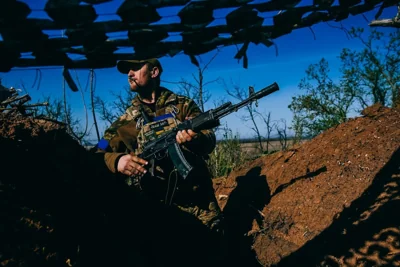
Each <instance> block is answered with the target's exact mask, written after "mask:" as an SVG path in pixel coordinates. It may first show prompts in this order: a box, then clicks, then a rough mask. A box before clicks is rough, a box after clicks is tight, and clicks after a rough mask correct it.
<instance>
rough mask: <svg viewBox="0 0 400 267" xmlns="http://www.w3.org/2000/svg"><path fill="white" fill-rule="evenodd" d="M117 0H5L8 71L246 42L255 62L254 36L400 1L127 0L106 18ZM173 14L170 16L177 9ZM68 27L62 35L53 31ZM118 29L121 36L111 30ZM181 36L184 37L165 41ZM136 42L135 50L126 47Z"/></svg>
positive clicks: (0, 21)
mask: <svg viewBox="0 0 400 267" xmlns="http://www.w3.org/2000/svg"><path fill="white" fill-rule="evenodd" d="M111 1H112V0H84V1H82V0H48V1H47V2H46V5H45V8H44V11H45V12H46V13H47V15H48V17H49V18H50V19H48V18H35V17H33V16H30V15H31V12H32V10H31V8H30V7H29V6H28V5H27V4H25V3H23V2H20V1H16V0H4V1H1V2H0V34H1V36H2V39H3V41H0V58H1V62H0V72H8V71H10V69H11V68H13V67H32V66H64V67H67V68H107V67H114V66H115V64H116V61H117V60H120V59H134V58H143V57H157V58H160V57H164V56H171V57H173V56H174V55H176V54H178V53H182V52H183V53H184V54H186V55H188V56H189V57H190V58H191V61H192V62H193V63H194V64H198V62H197V60H196V58H195V56H196V55H200V54H203V53H206V52H209V51H212V50H215V49H217V48H218V47H221V46H230V45H241V47H240V49H239V50H238V52H237V54H236V55H234V57H235V58H236V59H242V60H243V65H244V67H247V64H248V62H247V57H246V50H247V49H248V46H249V44H250V43H254V44H263V45H265V46H267V47H269V46H271V45H273V40H274V39H276V38H278V37H280V36H282V35H285V34H289V33H290V32H292V31H293V30H295V29H299V28H304V27H310V26H312V25H314V24H317V23H320V22H327V21H341V20H344V19H346V18H348V17H349V16H352V15H357V14H361V13H364V12H367V11H370V10H372V9H374V8H376V7H379V9H378V11H377V14H376V18H378V17H379V16H380V14H381V13H382V11H383V9H385V8H388V7H390V6H395V5H397V4H398V1H397V0H396V1H395V0H384V1H378V0H364V1H361V0H339V1H333V0H314V1H313V4H312V5H306V4H303V2H305V1H300V0H271V1H250V0H243V1H239V0H223V1H215V0H213V1H189V0H167V1H164V0H163V1H161V0H159V1H124V2H123V3H122V4H121V6H119V7H118V9H117V11H116V13H117V15H118V16H119V17H120V19H119V20H98V19H99V14H97V13H96V9H95V6H96V5H98V4H101V3H105V2H111ZM165 7H169V8H171V7H173V8H174V9H175V10H176V14H175V16H176V17H178V18H179V22H175V23H168V24H167V23H164V24H163V23H160V21H161V20H162V19H163V17H162V16H161V15H160V14H159V13H160V12H159V11H160V9H161V8H165ZM226 8H230V9H233V10H232V11H230V12H229V13H228V14H227V15H225V16H224V20H225V21H224V23H222V24H220V23H219V25H215V26H209V25H210V24H212V23H213V22H215V21H216V20H218V22H219V19H220V18H215V12H218V11H219V10H223V9H226ZM169 16H170V15H169ZM49 30H60V31H61V30H62V31H63V32H64V34H63V36H62V37H61V36H60V37H51V36H50V35H49V34H47V33H46V31H49ZM115 33H121V34H118V35H119V36H121V37H119V38H115V37H114V38H113V37H110V36H111V35H113V34H114V35H115ZM170 36H175V37H177V36H180V37H179V38H175V39H179V40H176V41H165V40H166V39H167V38H168V37H170ZM126 47H132V49H133V51H132V52H134V53H118V50H119V49H120V48H126Z"/></svg>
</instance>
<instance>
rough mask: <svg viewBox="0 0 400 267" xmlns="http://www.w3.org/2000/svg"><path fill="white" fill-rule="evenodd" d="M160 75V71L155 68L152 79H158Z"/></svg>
mask: <svg viewBox="0 0 400 267" xmlns="http://www.w3.org/2000/svg"><path fill="white" fill-rule="evenodd" d="M159 74H160V70H159V69H158V68H157V67H153V69H152V70H151V78H156V77H157V76H158V75H159Z"/></svg>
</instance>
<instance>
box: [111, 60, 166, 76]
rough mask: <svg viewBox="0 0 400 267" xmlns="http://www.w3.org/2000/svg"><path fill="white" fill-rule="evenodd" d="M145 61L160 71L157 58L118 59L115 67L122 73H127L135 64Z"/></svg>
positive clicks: (141, 63)
mask: <svg viewBox="0 0 400 267" xmlns="http://www.w3.org/2000/svg"><path fill="white" fill-rule="evenodd" d="M145 63H150V64H151V65H153V66H154V67H157V68H158V69H159V70H160V74H161V72H162V67H161V64H160V61H158V59H157V58H149V59H141V60H135V59H132V60H120V61H118V63H117V69H118V70H119V72H121V73H123V74H128V72H129V70H131V69H133V68H134V67H135V66H136V67H137V66H138V65H143V64H145Z"/></svg>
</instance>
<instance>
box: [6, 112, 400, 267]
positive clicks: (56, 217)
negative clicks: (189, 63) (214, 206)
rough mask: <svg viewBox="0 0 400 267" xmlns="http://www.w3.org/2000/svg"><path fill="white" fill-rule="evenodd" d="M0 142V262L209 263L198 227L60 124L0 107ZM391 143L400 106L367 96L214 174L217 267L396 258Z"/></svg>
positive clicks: (397, 171)
mask: <svg viewBox="0 0 400 267" xmlns="http://www.w3.org/2000/svg"><path fill="white" fill-rule="evenodd" d="M0 144H1V149H2V152H3V153H2V160H1V162H2V165H1V166H2V174H1V176H0V177H1V178H0V235H1V236H0V240H1V243H0V266H102V265H104V266H214V265H213V264H214V263H216V261H213V259H212V258H209V257H208V255H209V254H212V253H208V252H207V250H206V249H207V248H208V246H209V248H210V249H211V248H212V244H208V243H206V241H205V240H202V241H201V242H200V241H199V240H200V239H201V237H203V236H205V235H203V232H202V228H201V226H198V227H197V226H195V222H193V221H191V220H192V219H191V218H186V217H185V218H183V217H182V214H178V212H176V211H173V212H172V213H171V210H167V211H166V210H164V209H163V208H160V207H159V206H157V205H155V204H154V203H150V204H149V202H148V201H146V199H143V198H142V196H137V194H132V193H133V192H132V191H130V190H129V189H127V188H126V187H124V186H122V185H121V184H120V183H119V182H118V181H116V179H115V177H112V176H111V175H109V174H107V171H106V170H104V169H102V168H101V167H99V166H98V164H97V165H96V164H94V162H96V161H95V160H93V153H91V152H89V151H87V150H86V149H84V148H83V147H82V146H81V145H79V144H78V142H76V141H75V140H73V139H72V138H71V137H70V136H69V135H68V134H67V133H66V130H65V128H64V127H63V125H61V124H59V123H54V122H49V121H46V120H38V119H33V118H29V117H12V118H11V117H7V116H4V115H2V118H1V123H0ZM399 147H400V110H399V109H394V108H393V109H392V108H385V107H382V106H380V105H374V106H371V107H369V108H367V109H366V110H364V111H363V113H362V116H360V117H357V118H354V119H351V120H349V121H348V122H346V123H343V124H341V125H339V126H337V127H334V128H332V129H329V130H327V131H325V132H324V133H322V134H320V135H319V136H317V137H315V138H314V139H311V140H309V141H306V142H304V143H302V144H301V145H298V146H294V147H292V148H291V149H289V150H287V151H280V152H276V153H274V154H271V155H265V156H262V157H260V158H257V159H255V160H252V161H249V162H247V163H246V165H245V166H242V167H240V168H238V169H236V170H235V171H233V172H232V173H231V174H230V175H229V176H227V177H219V178H215V179H214V180H213V181H214V188H215V194H216V197H217V199H218V201H219V205H220V206H221V208H222V209H223V212H224V216H225V231H224V234H225V240H224V245H223V247H224V250H223V251H221V255H223V260H222V263H221V262H219V263H218V266H400V212H399V211H400V191H399V189H400V149H399ZM189 226H190V227H189ZM213 249H214V248H213ZM222 253H223V254H222ZM203 258H205V259H207V260H202V259H203ZM178 259H179V260H178ZM200 263H201V264H203V265H200Z"/></svg>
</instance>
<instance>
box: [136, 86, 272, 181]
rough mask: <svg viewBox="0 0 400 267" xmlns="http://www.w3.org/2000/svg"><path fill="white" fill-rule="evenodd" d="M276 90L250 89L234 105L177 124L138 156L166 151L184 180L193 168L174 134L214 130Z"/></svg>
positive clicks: (150, 158)
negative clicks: (225, 120) (189, 130)
mask: <svg viewBox="0 0 400 267" xmlns="http://www.w3.org/2000/svg"><path fill="white" fill-rule="evenodd" d="M278 90H279V86H278V84H277V83H273V84H271V85H269V86H267V87H265V88H264V89H262V90H260V91H258V92H254V89H253V88H250V93H249V97H248V98H246V99H244V100H243V101H241V102H239V103H237V104H235V105H232V103H231V102H227V103H224V104H222V105H221V106H219V107H217V108H215V109H210V110H208V111H206V112H204V113H201V114H199V115H198V116H196V117H194V118H192V119H189V120H186V121H184V122H182V123H180V124H178V125H177V127H175V128H173V129H171V130H169V131H168V132H166V133H165V134H163V135H161V136H160V137H159V138H157V139H155V140H152V141H149V142H148V143H146V144H144V147H143V151H142V153H141V154H140V155H138V156H139V157H140V158H142V159H145V160H154V159H155V158H157V155H159V154H161V152H164V153H165V151H168V154H169V156H170V158H171V160H172V162H173V164H174V165H175V168H176V169H177V171H178V173H179V174H180V175H181V176H182V177H183V179H186V177H187V176H188V175H189V173H190V171H191V170H192V169H193V167H192V166H191V165H190V163H189V162H187V160H186V159H185V157H184V155H183V153H182V150H181V148H180V147H179V144H178V143H177V142H176V134H177V132H178V131H180V130H188V129H191V130H193V131H194V132H199V131H201V130H205V129H212V128H215V127H217V126H219V125H220V119H221V118H223V117H225V116H226V115H228V114H230V113H233V112H236V111H238V110H239V109H240V108H242V107H244V106H246V105H248V104H251V103H252V102H254V101H257V99H260V98H262V97H264V96H267V95H269V94H271V93H273V92H275V91H278Z"/></svg>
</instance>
